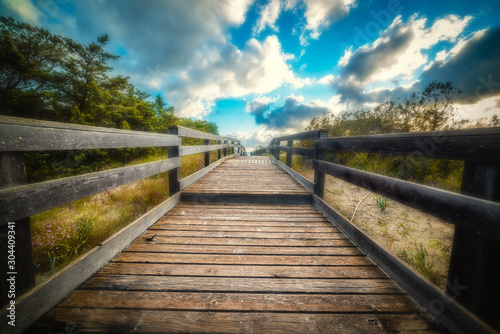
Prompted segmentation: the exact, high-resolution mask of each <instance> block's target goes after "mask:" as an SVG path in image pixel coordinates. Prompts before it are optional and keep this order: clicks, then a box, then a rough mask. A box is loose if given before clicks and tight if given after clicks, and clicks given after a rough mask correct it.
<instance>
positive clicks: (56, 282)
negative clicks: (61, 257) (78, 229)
mask: <svg viewBox="0 0 500 334" xmlns="http://www.w3.org/2000/svg"><path fill="white" fill-rule="evenodd" d="M179 199H180V195H175V196H172V197H170V198H168V199H167V200H165V201H164V202H162V203H161V204H160V205H158V206H157V207H155V208H153V209H151V210H150V211H148V212H147V213H145V214H144V215H142V216H141V217H139V218H138V219H136V220H135V221H133V222H132V223H130V224H129V225H128V226H126V227H124V228H122V229H121V230H120V231H118V232H117V233H115V234H114V235H113V236H111V237H110V238H108V239H107V240H105V241H103V242H102V244H101V245H100V246H97V247H95V248H93V249H92V250H90V251H89V252H87V253H86V254H85V255H83V256H82V257H80V258H79V259H78V260H76V261H74V262H73V263H71V264H70V265H68V266H67V267H65V268H63V269H62V270H60V271H59V272H58V273H56V274H55V275H54V276H53V277H52V278H50V279H49V280H48V281H46V282H45V283H43V284H41V285H38V286H36V287H35V288H34V289H32V290H31V291H30V292H29V293H27V294H25V295H23V296H22V297H21V298H17V299H16V327H12V326H8V327H7V329H6V330H5V331H3V329H2V332H3V333H9V332H22V331H23V329H25V328H27V327H28V326H29V325H30V324H31V323H33V322H34V321H35V320H36V319H38V318H40V317H41V316H42V315H43V314H45V313H46V312H48V311H49V310H50V309H51V308H52V307H54V306H55V305H57V303H59V302H60V301H61V299H63V298H64V297H65V296H67V295H68V294H69V293H70V292H71V291H72V290H73V289H75V288H76V287H78V285H80V284H81V283H83V282H84V281H85V280H87V278H88V277H90V275H92V274H93V273H94V272H96V271H97V270H98V269H99V268H101V267H102V266H104V265H105V264H107V263H108V261H110V260H111V259H112V258H113V257H115V256H116V254H117V253H118V252H120V251H121V250H123V247H124V246H125V245H128V244H129V243H130V242H132V241H133V240H134V239H136V238H137V237H138V236H139V235H141V234H142V233H143V232H144V230H146V229H147V228H148V227H149V226H150V225H151V224H153V223H154V222H155V221H156V220H157V219H158V218H159V217H161V216H162V215H164V214H165V213H166V212H167V211H168V210H170V209H171V208H172V207H174V206H175V205H176V204H177V203H178V202H179ZM0 316H1V317H2V319H6V318H7V310H6V309H2V311H1V312H0ZM4 324H5V322H3V323H2V324H1V325H2V326H3V325H4ZM0 328H2V327H1V326H0Z"/></svg>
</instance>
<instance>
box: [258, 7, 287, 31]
mask: <svg viewBox="0 0 500 334" xmlns="http://www.w3.org/2000/svg"><path fill="white" fill-rule="evenodd" d="M282 5H283V4H282V0H271V1H269V3H268V4H267V5H266V6H265V7H264V8H262V11H261V12H260V17H259V19H258V21H257V24H256V26H255V27H254V33H257V34H258V33H260V32H261V31H262V30H264V29H265V28H266V26H269V28H271V29H272V30H274V31H278V27H276V25H275V23H276V20H277V19H278V17H279V15H280V13H281V9H282Z"/></svg>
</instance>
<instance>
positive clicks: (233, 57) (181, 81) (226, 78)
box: [166, 36, 312, 117]
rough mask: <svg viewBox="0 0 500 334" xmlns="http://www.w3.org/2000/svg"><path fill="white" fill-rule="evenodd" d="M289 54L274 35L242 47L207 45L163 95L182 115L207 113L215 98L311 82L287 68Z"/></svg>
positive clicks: (237, 95) (194, 115)
mask: <svg viewBox="0 0 500 334" xmlns="http://www.w3.org/2000/svg"><path fill="white" fill-rule="evenodd" d="M291 57H293V56H290V55H287V54H285V53H283V51H282V49H281V44H280V42H279V41H278V38H277V37H276V36H269V37H267V38H266V39H265V40H264V41H263V42H262V43H261V42H259V41H257V40H256V39H251V40H249V41H248V42H247V43H246V46H245V48H244V49H243V50H239V49H237V48H236V47H235V46H233V45H230V44H228V45H226V46H225V47H224V48H222V49H218V48H217V49H216V48H209V47H207V48H206V49H204V50H203V51H200V52H198V53H197V55H196V56H195V58H194V60H193V62H192V63H191V66H190V68H189V70H188V71H187V74H186V76H184V77H178V78H177V80H175V81H173V82H171V83H170V84H169V85H168V86H167V93H166V94H167V98H168V100H169V101H171V103H173V104H174V105H175V106H176V109H177V111H178V112H179V113H180V115H182V116H192V117H198V116H202V115H206V114H208V113H209V112H210V109H211V107H212V106H213V105H214V103H215V101H216V100H217V99H220V98H226V97H240V96H244V95H247V94H251V93H254V94H266V93H268V92H271V91H273V90H274V89H276V88H278V87H280V86H282V85H283V84H289V85H291V86H292V87H294V88H300V87H302V86H304V85H305V84H310V83H311V82H312V81H311V80H310V79H308V78H305V79H301V78H297V77H296V76H295V74H294V73H293V71H292V70H291V69H290V68H289V65H288V64H287V60H288V59H291Z"/></svg>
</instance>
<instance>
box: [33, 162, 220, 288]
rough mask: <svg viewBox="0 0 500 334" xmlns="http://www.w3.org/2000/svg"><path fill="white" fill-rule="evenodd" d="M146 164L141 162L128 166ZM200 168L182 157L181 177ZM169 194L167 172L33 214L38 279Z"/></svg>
mask: <svg viewBox="0 0 500 334" xmlns="http://www.w3.org/2000/svg"><path fill="white" fill-rule="evenodd" d="M214 153H215V155H214ZM156 158H158V157H156ZM161 158H165V157H161ZM150 160H151V159H149V158H147V159H142V160H141V161H134V162H133V163H132V164H138V163H143V162H147V161H150ZM215 160H217V152H212V155H211V161H215ZM203 167H204V155H203V153H201V154H193V155H189V156H185V157H182V167H181V178H183V177H186V176H188V175H190V174H192V173H194V172H196V171H198V170H200V169H201V168H203ZM168 196H169V193H168V172H166V173H162V174H158V175H155V176H152V177H149V178H145V179H142V180H140V181H137V182H133V183H130V184H127V185H123V186H121V187H118V188H115V189H112V190H108V191H105V192H103V193H100V194H97V195H94V196H90V197H87V198H84V199H81V200H79V201H76V202H73V203H70V204H67V205H63V206H61V207H58V208H54V209H52V210H48V211H46V212H43V213H40V214H38V215H35V216H32V217H31V234H32V245H33V260H34V265H35V268H36V270H37V272H38V275H37V281H38V282H40V281H43V280H45V279H47V278H48V277H49V276H51V275H52V274H54V273H55V272H56V271H57V270H60V269H61V268H63V267H64V266H66V265H68V264H69V263H71V262H72V261H74V260H75V259H77V258H78V257H79V256H81V255H82V254H84V253H85V252H87V251H89V250H90V249H92V248H93V247H95V246H97V245H98V244H100V243H101V242H103V241H104V240H106V239H107V238H109V237H110V236H112V235H113V234H114V233H116V232H117V231H118V230H120V229H121V228H123V227H125V226H127V225H128V224H130V223H131V222H132V221H134V220H135V219H136V218H138V217H140V216H141V215H143V214H144V213H145V212H147V211H148V210H150V209H152V208H153V207H155V206H156V205H158V204H160V203H161V202H162V201H164V200H165V199H167V198H168Z"/></svg>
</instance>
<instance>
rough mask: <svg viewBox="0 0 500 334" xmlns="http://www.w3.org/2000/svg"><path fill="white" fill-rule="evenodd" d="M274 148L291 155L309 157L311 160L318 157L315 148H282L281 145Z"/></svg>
mask: <svg viewBox="0 0 500 334" xmlns="http://www.w3.org/2000/svg"><path fill="white" fill-rule="evenodd" d="M272 148H275V149H280V150H282V151H285V152H287V153H291V154H298V155H302V156H304V157H308V158H311V159H314V158H315V157H316V151H315V150H314V148H305V147H290V146H280V145H273V146H272Z"/></svg>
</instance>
